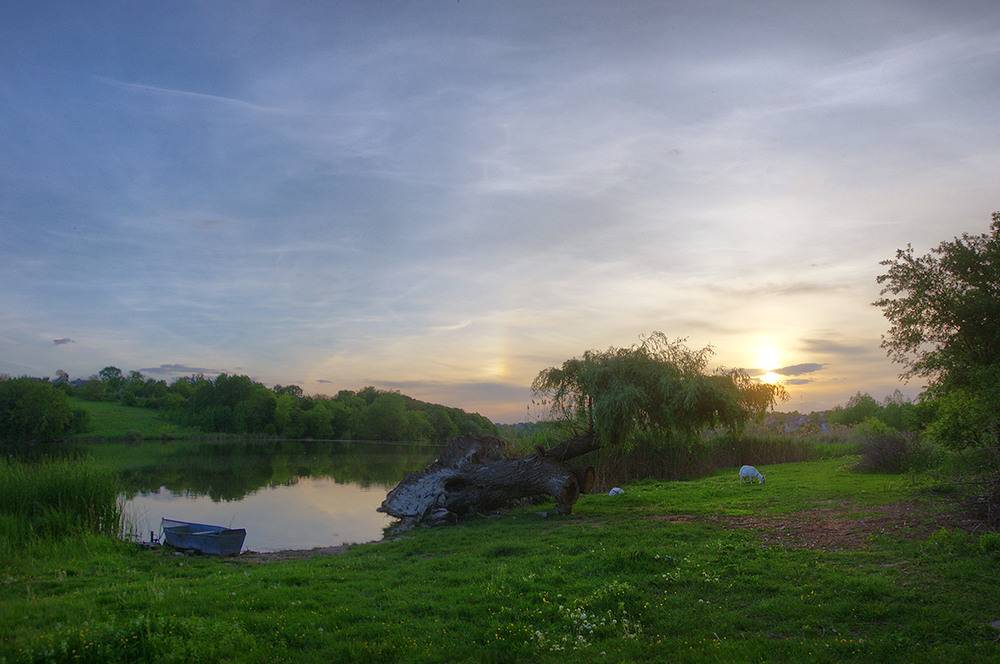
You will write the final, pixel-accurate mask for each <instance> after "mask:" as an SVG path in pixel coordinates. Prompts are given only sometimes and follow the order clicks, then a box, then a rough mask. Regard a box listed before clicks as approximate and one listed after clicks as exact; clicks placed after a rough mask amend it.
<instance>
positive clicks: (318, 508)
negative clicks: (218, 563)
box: [125, 478, 393, 551]
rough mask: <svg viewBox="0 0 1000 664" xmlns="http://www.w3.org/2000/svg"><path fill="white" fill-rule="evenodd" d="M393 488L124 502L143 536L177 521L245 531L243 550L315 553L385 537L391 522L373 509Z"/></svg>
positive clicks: (308, 484) (307, 485)
mask: <svg viewBox="0 0 1000 664" xmlns="http://www.w3.org/2000/svg"><path fill="white" fill-rule="evenodd" d="M390 488H391V487H377V486H369V487H362V486H361V485H360V484H354V483H337V482H334V481H331V480H330V478H299V479H298V481H297V482H296V483H295V484H292V485H287V486H274V487H265V488H263V489H261V490H259V491H256V492H254V493H253V494H250V495H247V496H245V497H244V498H243V499H242V500H239V501H231V502H215V501H213V500H212V499H211V498H209V497H208V496H191V495H176V494H173V493H171V492H170V491H169V490H168V489H164V488H161V489H160V491H159V492H158V493H152V494H139V495H136V497H135V498H133V499H132V500H129V501H127V502H126V504H125V510H126V514H128V515H129V516H130V517H131V518H132V520H133V523H134V525H135V527H136V530H137V531H138V533H140V536H143V535H142V534H143V533H146V535H145V536H144V537H148V533H149V531H151V530H152V531H155V532H157V533H158V532H159V530H160V519H161V518H162V517H166V518H168V519H179V520H182V521H194V522H196V523H210V524H214V525H219V526H228V527H232V528H246V529H247V538H246V542H245V543H244V545H243V549H244V551H246V550H253V551H279V550H281V549H311V548H314V547H318V546H336V545H339V544H345V543H352V542H369V541H371V540H376V539H379V538H381V537H382V529H383V528H385V527H386V526H387V525H389V524H390V523H392V521H393V519H392V518H391V517H389V516H386V515H384V514H381V513H379V512H376V511H375V508H376V507H378V506H379V505H381V504H382V500H383V499H384V498H385V494H386V493H387V492H388V491H389V489H390Z"/></svg>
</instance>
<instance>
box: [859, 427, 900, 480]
mask: <svg viewBox="0 0 1000 664" xmlns="http://www.w3.org/2000/svg"><path fill="white" fill-rule="evenodd" d="M873 422H874V421H873ZM866 423H867V422H866ZM861 433H862V443H861V445H860V447H859V448H858V454H860V455H861V459H860V460H859V461H858V463H857V465H856V466H855V469H856V470H860V471H864V472H870V473H872V472H874V473H898V472H900V471H902V470H903V469H904V468H906V467H908V465H909V455H910V450H911V448H912V446H913V442H914V440H915V439H914V436H913V435H911V434H908V433H902V432H898V431H888V427H886V426H885V424H882V423H881V422H878V425H876V426H871V427H870V429H869V430H868V431H862V432H861Z"/></svg>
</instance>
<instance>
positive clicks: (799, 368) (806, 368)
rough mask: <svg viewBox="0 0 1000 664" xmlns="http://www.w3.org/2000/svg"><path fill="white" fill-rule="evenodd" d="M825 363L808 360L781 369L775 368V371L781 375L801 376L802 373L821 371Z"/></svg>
mask: <svg viewBox="0 0 1000 664" xmlns="http://www.w3.org/2000/svg"><path fill="white" fill-rule="evenodd" d="M825 366H826V365H825V364H818V363H816V362H806V363H803V364H793V365H792V366H789V367H781V368H780V369H775V370H774V373H776V374H778V375H779V376H801V375H802V374H807V373H814V372H816V371H819V370H820V369H822V368H823V367H825Z"/></svg>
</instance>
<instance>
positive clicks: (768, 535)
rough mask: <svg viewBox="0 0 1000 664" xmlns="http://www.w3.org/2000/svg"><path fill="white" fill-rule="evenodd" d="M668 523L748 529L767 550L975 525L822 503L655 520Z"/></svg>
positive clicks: (844, 544) (950, 516)
mask: <svg viewBox="0 0 1000 664" xmlns="http://www.w3.org/2000/svg"><path fill="white" fill-rule="evenodd" d="M654 518H655V519H657V520H661V521H666V522H668V523H690V522H694V521H705V522H710V523H720V524H722V525H724V526H725V527H727V528H745V529H752V530H754V531H756V532H757V533H758V536H759V537H760V539H761V541H762V542H763V544H764V545H766V546H788V547H795V548H804V549H817V550H821V551H836V550H842V549H857V548H861V547H863V546H865V544H866V543H867V542H868V541H869V540H870V539H871V538H872V537H875V536H877V535H891V536H894V537H907V538H914V539H926V538H927V537H929V536H930V535H931V533H933V532H935V531H937V530H940V529H941V528H950V529H957V530H966V531H971V530H972V529H973V527H974V526H975V522H974V521H972V520H971V519H968V518H966V517H963V516H962V515H961V514H959V513H957V512H954V511H949V512H942V511H936V510H935V509H933V508H931V507H927V506H924V505H920V504H916V503H893V504H889V505H858V504H856V503H849V502H845V503H825V504H822V505H817V506H816V507H814V508H813V509H809V510H803V511H800V512H789V513H786V514H766V515H753V516H725V515H720V516H701V515H691V514H668V515H663V516H658V517H654Z"/></svg>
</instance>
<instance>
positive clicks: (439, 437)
mask: <svg viewBox="0 0 1000 664" xmlns="http://www.w3.org/2000/svg"><path fill="white" fill-rule="evenodd" d="M69 397H77V398H80V399H84V400H88V401H110V402H116V403H119V404H121V405H124V406H135V407H141V408H150V409H155V410H157V411H160V412H161V413H163V415H164V416H165V417H166V418H167V419H168V420H171V421H173V422H176V423H177V424H180V425H185V426H190V427H194V428H197V429H200V430H201V431H204V432H207V433H230V434H262V435H268V436H275V437H281V438H295V439H299V438H312V439H341V440H397V441H398V440H410V441H445V440H450V439H452V438H454V437H455V436H459V435H463V434H470V435H482V434H493V435H495V434H496V426H495V425H494V424H493V423H492V422H490V421H489V420H488V419H486V418H485V417H483V416H482V415H479V414H477V413H467V412H465V411H464V410H461V409H459V408H449V407H447V406H441V405H437V404H431V403H427V402H423V401H419V400H417V399H413V398H412V397H408V396H405V395H403V394H400V393H399V392H396V391H387V390H380V389H378V388H375V387H372V386H368V387H365V388H363V389H361V390H358V391H352V390H341V391H339V392H338V393H337V394H336V396H333V397H328V396H324V395H318V396H308V395H306V394H304V393H303V391H302V388H300V387H299V386H297V385H276V386H274V387H273V388H271V387H267V386H266V385H264V384H262V383H259V382H257V381H255V380H253V379H251V378H250V377H248V376H244V375H233V374H226V373H223V374H219V375H218V376H216V377H215V378H209V377H206V376H204V375H202V374H195V375H192V376H188V377H184V378H179V379H177V380H175V381H173V382H172V383H170V384H169V385H168V384H167V383H166V382H165V381H163V380H156V379H153V378H149V377H146V376H144V375H143V374H142V373H141V372H138V371H129V372H127V373H126V372H123V371H122V370H121V369H119V368H118V367H114V366H108V367H105V368H104V369H101V371H100V372H98V373H97V374H96V375H94V376H91V377H90V378H88V379H86V380H77V381H71V380H70V377H69V376H68V375H67V374H66V372H64V371H61V370H60V371H59V372H57V377H56V379H55V380H54V381H50V380H48V379H37V378H26V377H22V378H11V377H10V376H3V377H0V438H2V439H3V440H8V441H22V440H43V441H44V440H56V439H60V438H64V437H66V436H70V435H74V434H82V433H86V432H87V430H88V427H89V422H88V416H87V413H86V411H85V410H83V409H81V408H73V407H72V404H71V402H70V400H69Z"/></svg>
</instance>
